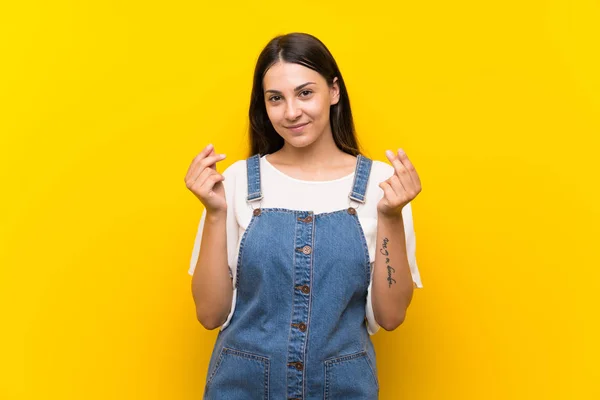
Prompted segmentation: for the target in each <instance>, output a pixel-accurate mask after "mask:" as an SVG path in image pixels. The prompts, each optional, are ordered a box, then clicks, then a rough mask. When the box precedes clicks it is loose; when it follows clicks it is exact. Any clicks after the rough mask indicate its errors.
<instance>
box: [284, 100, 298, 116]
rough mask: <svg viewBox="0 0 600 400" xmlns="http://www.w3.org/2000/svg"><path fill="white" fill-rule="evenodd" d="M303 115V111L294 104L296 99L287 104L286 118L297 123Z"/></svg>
mask: <svg viewBox="0 0 600 400" xmlns="http://www.w3.org/2000/svg"><path fill="white" fill-rule="evenodd" d="M301 114H302V110H301V109H300V107H298V105H297V104H296V103H295V102H294V99H291V100H290V101H288V102H287V104H286V106H285V115H284V117H285V118H286V119H288V120H290V121H295V120H297V119H298V117H299V116H300V115H301Z"/></svg>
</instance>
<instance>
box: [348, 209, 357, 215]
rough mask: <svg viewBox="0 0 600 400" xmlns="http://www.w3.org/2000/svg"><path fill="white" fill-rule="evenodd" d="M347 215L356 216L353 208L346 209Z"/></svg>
mask: <svg viewBox="0 0 600 400" xmlns="http://www.w3.org/2000/svg"><path fill="white" fill-rule="evenodd" d="M348 214H350V215H354V214H356V209H355V208H354V207H348Z"/></svg>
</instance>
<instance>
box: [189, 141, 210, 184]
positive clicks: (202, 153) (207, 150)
mask: <svg viewBox="0 0 600 400" xmlns="http://www.w3.org/2000/svg"><path fill="white" fill-rule="evenodd" d="M213 150H214V146H213V145H212V143H209V144H208V145H207V146H206V147H205V148H203V149H202V151H200V153H198V154H196V156H195V157H194V158H193V159H192V162H191V163H190V167H189V168H188V171H187V173H186V174H185V178H184V180H185V181H186V182H187V181H188V180H189V179H191V177H192V176H196V172H197V170H198V163H199V162H200V160H202V159H204V158H205V157H206V156H208V155H209V154H210V153H211V152H212V151H213Z"/></svg>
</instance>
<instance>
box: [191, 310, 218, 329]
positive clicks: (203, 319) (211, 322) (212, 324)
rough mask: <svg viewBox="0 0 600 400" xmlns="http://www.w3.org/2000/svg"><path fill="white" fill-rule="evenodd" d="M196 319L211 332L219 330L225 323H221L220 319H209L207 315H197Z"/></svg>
mask: <svg viewBox="0 0 600 400" xmlns="http://www.w3.org/2000/svg"><path fill="white" fill-rule="evenodd" d="M196 317H197V318H198V322H200V325H202V326H203V327H204V329H208V330H209V331H212V330H213V329H217V328H218V327H220V326H221V325H223V323H224V321H221V320H220V319H217V318H214V317H209V316H206V315H201V314H196Z"/></svg>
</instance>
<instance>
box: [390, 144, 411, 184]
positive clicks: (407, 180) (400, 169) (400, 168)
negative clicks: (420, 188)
mask: <svg viewBox="0 0 600 400" xmlns="http://www.w3.org/2000/svg"><path fill="white" fill-rule="evenodd" d="M388 152H389V153H388ZM390 153H391V154H392V156H390ZM393 154H394V153H392V152H391V151H390V150H387V151H386V155H387V156H388V160H390V162H391V163H392V166H393V167H394V171H395V175H397V176H398V178H400V181H401V182H402V186H404V188H405V189H406V190H408V189H410V188H411V187H413V186H414V183H413V181H412V178H411V176H410V173H409V172H408V169H406V167H405V166H404V164H403V163H402V162H401V161H400V158H399V157H398V156H397V155H393Z"/></svg>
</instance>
